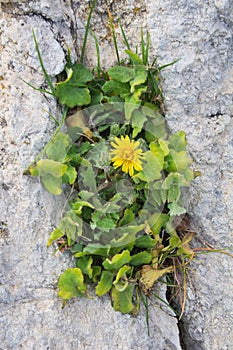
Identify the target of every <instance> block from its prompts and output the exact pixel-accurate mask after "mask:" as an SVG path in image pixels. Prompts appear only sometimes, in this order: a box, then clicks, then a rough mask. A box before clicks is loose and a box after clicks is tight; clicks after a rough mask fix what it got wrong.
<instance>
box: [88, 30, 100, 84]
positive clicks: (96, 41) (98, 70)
mask: <svg viewBox="0 0 233 350" xmlns="http://www.w3.org/2000/svg"><path fill="white" fill-rule="evenodd" d="M90 33H91V35H92V36H93V38H94V40H95V47H96V55H97V72H98V78H100V72H101V67H100V48H99V43H98V40H97V37H96V35H95V33H94V32H93V31H92V30H91V29H90Z"/></svg>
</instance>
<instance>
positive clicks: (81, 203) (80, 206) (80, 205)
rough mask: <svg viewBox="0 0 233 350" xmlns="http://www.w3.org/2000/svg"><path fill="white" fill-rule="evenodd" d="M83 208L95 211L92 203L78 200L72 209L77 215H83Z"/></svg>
mask: <svg viewBox="0 0 233 350" xmlns="http://www.w3.org/2000/svg"><path fill="white" fill-rule="evenodd" d="M88 193H89V192H88ZM83 207H88V208H91V209H94V207H93V205H92V204H91V203H89V202H87V201H82V200H79V199H77V200H76V202H75V203H73V204H72V209H73V211H74V212H75V214H77V215H81V214H82V209H83Z"/></svg>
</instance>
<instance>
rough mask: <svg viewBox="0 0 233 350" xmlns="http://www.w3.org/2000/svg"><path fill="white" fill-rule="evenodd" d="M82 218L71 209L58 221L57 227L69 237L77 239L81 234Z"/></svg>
mask: <svg viewBox="0 0 233 350" xmlns="http://www.w3.org/2000/svg"><path fill="white" fill-rule="evenodd" d="M82 226H83V222H82V219H81V218H80V217H79V216H78V215H76V214H75V213H74V212H73V211H72V210H70V211H68V212H67V213H66V216H64V217H63V218H62V219H61V220H60V223H59V229H60V230H61V231H63V232H64V234H66V236H67V237H68V238H69V239H72V240H73V241H75V240H77V239H78V237H80V236H81V235H82Z"/></svg>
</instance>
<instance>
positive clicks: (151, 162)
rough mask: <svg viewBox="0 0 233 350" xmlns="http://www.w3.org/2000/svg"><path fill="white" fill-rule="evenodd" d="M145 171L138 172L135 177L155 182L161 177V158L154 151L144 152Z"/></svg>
mask: <svg viewBox="0 0 233 350" xmlns="http://www.w3.org/2000/svg"><path fill="white" fill-rule="evenodd" d="M142 168H143V171H141V172H139V173H138V174H136V175H135V176H134V177H135V178H139V179H141V180H142V181H146V182H154V181H155V180H158V179H160V178H161V170H162V166H161V159H160V157H158V156H156V155H155V154H154V153H153V152H151V151H147V152H145V153H144V160H143V166H142Z"/></svg>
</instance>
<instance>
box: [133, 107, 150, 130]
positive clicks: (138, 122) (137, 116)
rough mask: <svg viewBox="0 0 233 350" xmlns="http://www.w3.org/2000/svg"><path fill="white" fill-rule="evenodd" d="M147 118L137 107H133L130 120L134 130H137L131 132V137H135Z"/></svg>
mask: <svg viewBox="0 0 233 350" xmlns="http://www.w3.org/2000/svg"><path fill="white" fill-rule="evenodd" d="M146 120H147V118H146V116H145V115H144V114H143V113H142V112H141V111H140V110H138V109H135V110H134V111H133V113H132V115H131V122H132V127H133V128H134V129H135V128H136V130H137V132H135V130H134V132H133V137H136V136H137V134H138V133H139V132H141V130H142V127H143V125H144V123H145V122H146Z"/></svg>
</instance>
